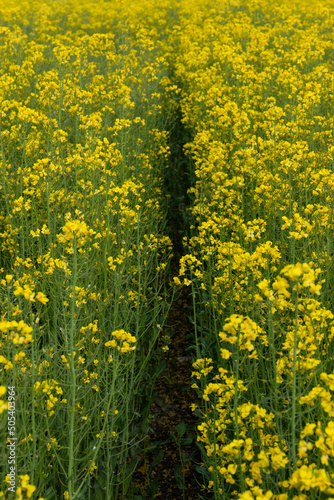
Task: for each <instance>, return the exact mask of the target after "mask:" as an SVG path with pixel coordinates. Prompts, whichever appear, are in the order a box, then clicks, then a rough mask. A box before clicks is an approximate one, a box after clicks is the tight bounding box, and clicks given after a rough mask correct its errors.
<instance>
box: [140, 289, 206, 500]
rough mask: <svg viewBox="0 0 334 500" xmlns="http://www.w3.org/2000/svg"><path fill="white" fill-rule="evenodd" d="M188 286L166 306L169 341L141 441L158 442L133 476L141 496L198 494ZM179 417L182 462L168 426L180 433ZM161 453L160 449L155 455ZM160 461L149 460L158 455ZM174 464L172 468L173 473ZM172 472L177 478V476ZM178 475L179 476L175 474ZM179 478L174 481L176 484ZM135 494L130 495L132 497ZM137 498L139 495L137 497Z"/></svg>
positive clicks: (175, 498) (176, 498)
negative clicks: (181, 426) (183, 429)
mask: <svg viewBox="0 0 334 500" xmlns="http://www.w3.org/2000/svg"><path fill="white" fill-rule="evenodd" d="M187 294H188V290H187V289H185V290H182V291H181V292H180V296H179V298H178V299H177V300H175V301H174V304H173V305H172V307H171V310H170V313H169V316H168V320H167V321H168V324H167V325H166V326H165V328H164V329H163V331H162V333H161V336H164V335H169V336H170V337H171V342H170V344H169V351H168V352H167V353H166V354H165V356H166V362H167V367H166V370H165V371H164V373H163V374H162V375H161V376H160V377H159V378H158V379H157V381H156V384H155V399H154V402H153V404H152V407H151V415H152V421H151V423H150V427H151V429H152V432H151V433H150V434H149V436H148V438H147V441H146V447H149V445H150V442H151V443H152V444H154V443H159V444H157V446H156V448H155V449H154V451H152V452H149V453H147V454H146V455H145V457H143V460H142V462H141V464H140V467H139V469H137V471H136V472H135V474H134V476H133V481H135V482H136V484H137V486H139V487H140V490H141V496H142V498H147V499H151V498H152V499H155V498H161V499H164V500H180V499H183V498H185V499H187V500H198V499H199V498H203V497H202V495H201V490H202V488H201V484H200V481H201V476H200V475H199V474H198V473H197V472H196V465H200V462H201V458H200V451H199V448H198V447H197V445H196V426H197V424H198V418H197V417H196V415H195V413H194V412H192V410H191V409H190V405H191V403H198V402H199V401H198V398H197V395H196V393H195V391H194V390H193V389H191V387H190V384H191V380H190V379H191V372H192V363H191V354H190V351H189V350H187V347H188V345H189V339H188V336H189V334H191V333H192V332H193V325H192V324H191V322H190V320H189V319H188V316H189V315H190V312H191V309H190V308H189V306H188V297H187ZM182 422H184V423H185V424H186V432H185V434H184V435H183V436H182V438H181V443H182V446H181V454H182V461H183V465H182V464H181V459H180V452H179V447H178V445H177V444H176V442H175V439H173V437H172V435H171V432H173V433H174V435H175V436H176V437H177V438H178V439H180V437H179V434H178V432H177V429H176V428H177V426H178V425H179V424H181V423H182ZM161 450H162V451H161ZM159 453H160V455H159ZM162 453H163V457H162V460H161V461H160V463H158V464H156V465H154V461H155V460H157V458H158V456H160V457H161V456H162ZM183 466H184V471H185V483H184V484H185V496H183V491H182V482H181V477H182V475H183ZM175 470H176V471H177V472H176V474H175ZM177 476H179V479H178V480H177ZM180 476H181V477H180ZM178 483H179V484H178ZM134 498H135V497H134ZM138 498H140V497H138Z"/></svg>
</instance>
